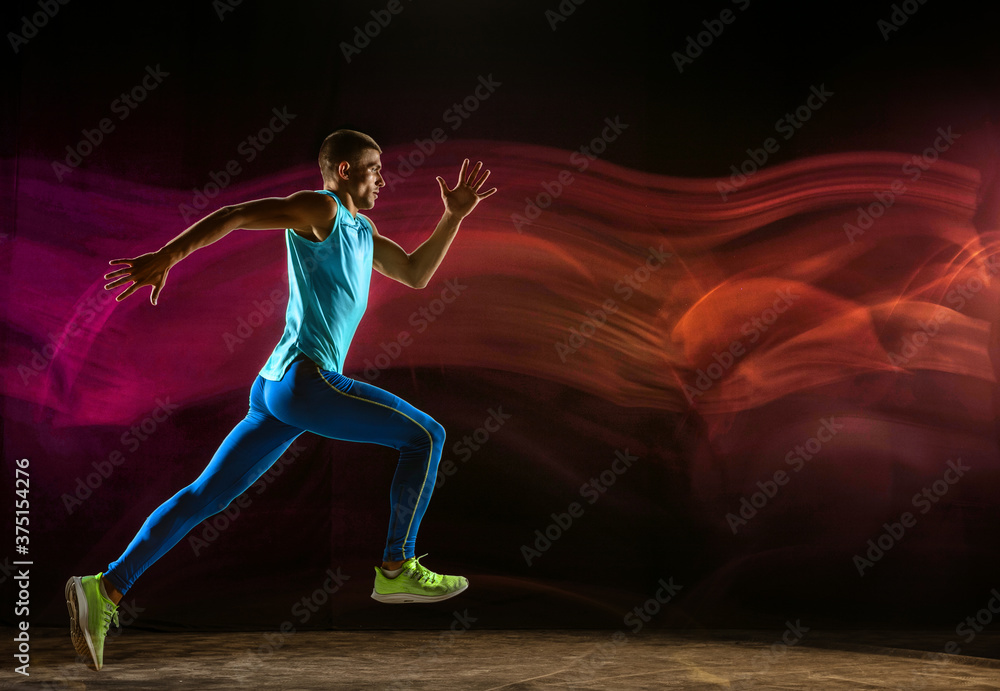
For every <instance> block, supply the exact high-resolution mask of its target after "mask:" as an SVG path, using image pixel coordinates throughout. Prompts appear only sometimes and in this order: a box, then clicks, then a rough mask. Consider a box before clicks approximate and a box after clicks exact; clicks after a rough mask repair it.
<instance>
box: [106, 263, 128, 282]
mask: <svg viewBox="0 0 1000 691" xmlns="http://www.w3.org/2000/svg"><path fill="white" fill-rule="evenodd" d="M129 273H132V267H130V266H129V267H126V268H124V269H115V270H114V271H109V272H108V273H106V274H104V278H106V279H108V280H111V279H112V278H118V277H119V276H122V275H124V274H129Z"/></svg>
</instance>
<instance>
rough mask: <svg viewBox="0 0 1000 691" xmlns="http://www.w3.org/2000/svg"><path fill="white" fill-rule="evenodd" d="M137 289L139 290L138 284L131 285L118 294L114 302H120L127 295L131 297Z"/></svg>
mask: <svg viewBox="0 0 1000 691" xmlns="http://www.w3.org/2000/svg"><path fill="white" fill-rule="evenodd" d="M138 288H139V284H138V283H133V284H132V285H130V286H129V287H128V288H126V289H125V290H123V291H122V292H120V293H119V294H118V297H116V298H115V302H121V301H122V300H124V299H125V298H127V297H128V296H129V295H131V294H132V293H134V292H135V291H136V290H137V289H138Z"/></svg>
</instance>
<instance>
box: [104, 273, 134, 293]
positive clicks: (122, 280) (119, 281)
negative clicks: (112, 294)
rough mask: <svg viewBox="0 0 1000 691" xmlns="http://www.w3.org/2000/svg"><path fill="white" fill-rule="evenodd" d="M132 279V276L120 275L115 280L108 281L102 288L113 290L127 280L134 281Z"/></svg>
mask: <svg viewBox="0 0 1000 691" xmlns="http://www.w3.org/2000/svg"><path fill="white" fill-rule="evenodd" d="M134 280H135V279H134V278H132V277H131V276H122V277H121V278H119V279H118V280H117V281H112V282H111V283H108V284H107V285H106V286H104V290H114V289H115V288H117V287H118V286H121V285H125V284H126V283H128V282H129V281H134Z"/></svg>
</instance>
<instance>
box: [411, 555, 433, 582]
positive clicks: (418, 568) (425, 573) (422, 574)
mask: <svg viewBox="0 0 1000 691" xmlns="http://www.w3.org/2000/svg"><path fill="white" fill-rule="evenodd" d="M426 556H427V555H426V554H421V555H420V556H419V557H414V558H413V561H411V562H410V564H409V566H407V567H406V575H407V576H411V577H412V576H414V574H415V575H416V579H417V581H418V582H420V581H427V582H428V583H430V584H431V585H435V584H436V583H437V582H438V581H439V580H441V574H438V573H434V572H433V571H431V570H430V569H428V568H427V567H426V566H424V565H423V564H421V563H420V560H421V559H423V558H424V557H426Z"/></svg>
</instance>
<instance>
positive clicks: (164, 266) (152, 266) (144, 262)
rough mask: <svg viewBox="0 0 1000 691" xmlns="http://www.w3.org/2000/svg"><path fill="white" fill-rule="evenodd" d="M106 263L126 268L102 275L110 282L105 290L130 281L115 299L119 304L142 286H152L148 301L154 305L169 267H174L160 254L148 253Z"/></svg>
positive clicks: (165, 280)
mask: <svg viewBox="0 0 1000 691" xmlns="http://www.w3.org/2000/svg"><path fill="white" fill-rule="evenodd" d="M108 263H109V264H125V265H126V266H125V267H124V268H121V269H115V270H114V271H111V272H109V273H107V274H105V275H104V278H106V279H108V280H109V281H111V282H110V283H108V284H107V285H105V286H104V289H105V290H112V289H114V288H117V287H118V286H121V285H124V284H126V283H128V282H129V281H132V285H130V286H129V287H128V288H126V289H125V290H123V291H122V292H121V293H119V294H118V296H117V297H116V298H115V300H116V301H118V302H121V301H122V300H124V299H125V298H127V297H128V296H129V295H131V294H132V293H134V292H135V291H137V290H139V288H142V287H143V286H153V290H152V292H151V293H150V294H149V301H150V303H152V304H154V305H155V304H156V299H157V298H158V297H159V296H160V291H161V290H163V284H164V283H166V282H167V274H168V273H169V272H170V267H172V266H173V265H174V263H173V262H172V261H170V259H169V258H168V257H166V256H164V255H163V254H161V253H160V252H149V253H147V254H143V255H140V256H138V257H135V258H133V259H112V260H111V261H110V262H108Z"/></svg>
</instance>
